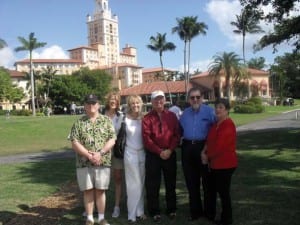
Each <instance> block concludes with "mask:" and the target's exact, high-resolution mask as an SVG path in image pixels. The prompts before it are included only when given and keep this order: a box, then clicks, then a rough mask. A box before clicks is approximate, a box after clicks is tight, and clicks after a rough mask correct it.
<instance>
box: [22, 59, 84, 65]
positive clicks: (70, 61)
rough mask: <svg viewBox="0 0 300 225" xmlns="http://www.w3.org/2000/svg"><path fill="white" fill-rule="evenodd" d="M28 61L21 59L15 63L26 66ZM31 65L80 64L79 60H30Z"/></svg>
mask: <svg viewBox="0 0 300 225" xmlns="http://www.w3.org/2000/svg"><path fill="white" fill-rule="evenodd" d="M29 62H30V61H29V59H23V60H20V61H17V62H16V63H19V64H22V63H23V64H28V63H29ZM32 62H33V63H82V61H81V60H77V59H32Z"/></svg>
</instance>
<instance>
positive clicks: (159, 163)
mask: <svg viewBox="0 0 300 225" xmlns="http://www.w3.org/2000/svg"><path fill="white" fill-rule="evenodd" d="M151 103H152V107H153V109H152V111H150V112H149V113H148V114H147V115H145V116H144V118H143V122H142V135H143V141H144V146H145V150H146V177H145V187H146V196H147V206H148V211H149V214H150V216H152V217H153V219H154V222H157V223H159V222H160V221H161V215H160V207H159V189H160V183H161V173H163V177H164V181H165V182H164V183H165V187H166V202H167V204H166V205H167V213H168V216H169V217H170V218H171V219H174V218H175V216H176V172H177V171H176V170H177V164H176V152H175V149H176V147H177V146H178V144H179V141H180V130H179V123H178V120H177V117H176V115H175V114H174V113H172V112H170V111H168V110H166V109H165V107H164V104H165V95H164V93H163V92H162V91H154V92H152V94H151Z"/></svg>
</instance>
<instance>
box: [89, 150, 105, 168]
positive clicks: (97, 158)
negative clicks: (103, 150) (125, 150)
mask: <svg viewBox="0 0 300 225" xmlns="http://www.w3.org/2000/svg"><path fill="white" fill-rule="evenodd" d="M89 154H90V155H91V157H89V160H90V161H91V162H92V163H93V165H95V166H99V165H101V163H102V156H101V154H100V152H90V151H89Z"/></svg>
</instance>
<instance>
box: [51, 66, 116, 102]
mask: <svg viewBox="0 0 300 225" xmlns="http://www.w3.org/2000/svg"><path fill="white" fill-rule="evenodd" d="M111 79H112V78H111V76H110V75H109V74H108V73H106V72H105V71H102V70H90V69H88V68H82V69H80V70H79V71H76V72H74V73H73V74H72V76H70V75H59V76H55V77H54V78H53V79H52V81H51V83H50V91H49V97H50V99H51V100H52V104H53V105H55V106H56V107H58V106H60V107H64V106H69V105H70V103H71V102H75V103H76V104H77V105H81V104H83V98H84V96H86V95H87V94H89V93H93V94H96V95H97V96H98V97H99V98H100V101H101V102H103V101H104V96H105V95H106V94H107V93H108V92H109V91H110V88H111V85H110V84H111Z"/></svg>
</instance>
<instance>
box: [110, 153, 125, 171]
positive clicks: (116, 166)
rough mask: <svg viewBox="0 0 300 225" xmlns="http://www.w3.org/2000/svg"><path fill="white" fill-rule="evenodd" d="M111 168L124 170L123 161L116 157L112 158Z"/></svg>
mask: <svg viewBox="0 0 300 225" xmlns="http://www.w3.org/2000/svg"><path fill="white" fill-rule="evenodd" d="M111 168H112V169H117V170H123V169H124V162H123V159H118V158H116V157H115V156H114V155H112V156H111Z"/></svg>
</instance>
